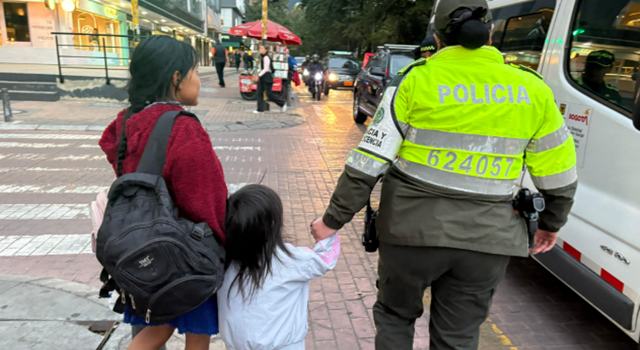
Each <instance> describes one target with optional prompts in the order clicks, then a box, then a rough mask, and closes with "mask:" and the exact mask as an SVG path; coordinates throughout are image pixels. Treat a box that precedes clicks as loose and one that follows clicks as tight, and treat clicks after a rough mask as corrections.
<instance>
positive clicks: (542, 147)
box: [527, 124, 571, 153]
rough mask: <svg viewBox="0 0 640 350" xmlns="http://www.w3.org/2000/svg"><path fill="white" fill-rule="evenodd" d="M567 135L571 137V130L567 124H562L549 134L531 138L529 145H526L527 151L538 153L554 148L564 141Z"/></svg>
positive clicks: (567, 137)
mask: <svg viewBox="0 0 640 350" xmlns="http://www.w3.org/2000/svg"><path fill="white" fill-rule="evenodd" d="M569 137H571V132H570V131H569V129H568V128H567V126H566V125H564V124H563V125H562V127H561V128H560V129H558V130H556V131H554V132H552V133H551V134H549V135H546V136H544V137H542V138H539V139H534V140H532V141H531V144H529V147H527V152H528V153H529V152H530V153H539V152H544V151H546V150H550V149H552V148H556V147H558V146H561V145H562V144H563V143H565V141H567V140H568V139H569Z"/></svg>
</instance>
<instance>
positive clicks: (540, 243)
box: [529, 229, 558, 255]
mask: <svg viewBox="0 0 640 350" xmlns="http://www.w3.org/2000/svg"><path fill="white" fill-rule="evenodd" d="M557 240H558V233H557V232H549V231H545V230H540V229H539V230H538V231H536V234H535V236H534V238H533V248H532V249H530V250H529V253H531V254H533V255H535V254H540V253H546V252H548V251H550V250H551V249H552V248H553V247H554V246H555V245H556V241H557Z"/></svg>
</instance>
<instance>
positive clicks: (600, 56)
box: [586, 50, 616, 68]
mask: <svg viewBox="0 0 640 350" xmlns="http://www.w3.org/2000/svg"><path fill="white" fill-rule="evenodd" d="M615 60H616V56H615V55H614V54H613V53H611V52H609V51H607V50H598V51H591V53H589V55H588V56H587V61H586V63H587V64H588V65H597V66H600V67H603V68H611V67H613V62H615Z"/></svg>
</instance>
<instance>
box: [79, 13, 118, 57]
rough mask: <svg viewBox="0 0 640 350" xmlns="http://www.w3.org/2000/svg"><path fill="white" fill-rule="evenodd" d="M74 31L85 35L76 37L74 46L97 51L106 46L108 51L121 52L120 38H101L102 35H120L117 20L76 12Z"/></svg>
mask: <svg viewBox="0 0 640 350" xmlns="http://www.w3.org/2000/svg"><path fill="white" fill-rule="evenodd" d="M72 18H73V31H74V33H82V34H84V35H75V36H74V44H75V45H76V47H77V48H79V49H83V50H90V51H97V50H101V49H102V46H103V42H104V45H105V46H106V51H107V52H111V53H117V52H119V51H120V50H119V49H120V46H121V44H120V43H121V40H120V38H119V37H113V36H100V34H111V35H114V34H115V35H118V34H120V24H119V22H118V21H116V20H112V19H109V18H106V17H101V16H97V15H95V14H93V13H89V12H84V11H80V10H76V11H74V12H73V16H72Z"/></svg>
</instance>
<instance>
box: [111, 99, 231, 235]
mask: <svg viewBox="0 0 640 350" xmlns="http://www.w3.org/2000/svg"><path fill="white" fill-rule="evenodd" d="M180 109H181V107H180V106H177V105H170V104H156V105H152V106H149V107H147V108H145V109H144V110H142V111H141V112H139V113H137V114H134V115H133V116H131V117H130V118H129V120H128V121H127V128H126V132H127V153H126V156H125V159H124V162H123V172H124V173H125V174H126V173H130V172H134V171H135V170H136V168H137V166H138V162H139V161H140V159H141V158H142V152H143V151H144V146H145V145H146V144H147V140H148V139H149V136H150V135H151V131H152V130H153V127H154V126H155V123H156V121H157V120H158V118H160V115H162V113H164V112H166V111H172V110H180ZM123 114H124V111H123V112H120V113H119V114H118V117H117V118H116V119H115V120H114V121H112V122H111V124H109V126H108V127H107V129H106V130H105V131H104V133H103V134H102V138H101V139H100V147H101V148H102V150H103V151H104V153H105V154H106V155H107V160H108V161H109V163H111V166H112V167H113V169H114V170H115V169H116V166H117V162H118V144H119V142H120V133H121V132H122V117H123ZM162 176H163V177H164V180H165V182H166V183H167V186H168V188H169V192H170V193H171V197H172V198H173V201H174V204H175V205H176V207H177V208H178V210H179V213H180V216H181V217H184V218H186V219H189V220H191V221H195V222H203V221H204V222H206V223H207V224H209V227H211V229H212V230H213V232H214V233H215V234H216V236H218V237H219V238H220V239H221V240H222V241H224V238H225V237H224V219H225V210H226V201H227V185H226V184H225V182H224V173H223V171H222V165H221V164H220V160H219V159H218V156H217V155H216V153H215V152H214V150H213V146H212V145H211V140H210V139H209V135H208V134H207V132H206V131H205V129H204V128H203V127H202V125H200V123H198V121H196V120H195V119H193V118H191V117H187V116H181V117H178V119H176V123H175V125H174V126H173V130H172V132H171V136H170V138H169V144H168V146H167V159H166V162H165V165H164V169H163V171H162Z"/></svg>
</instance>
